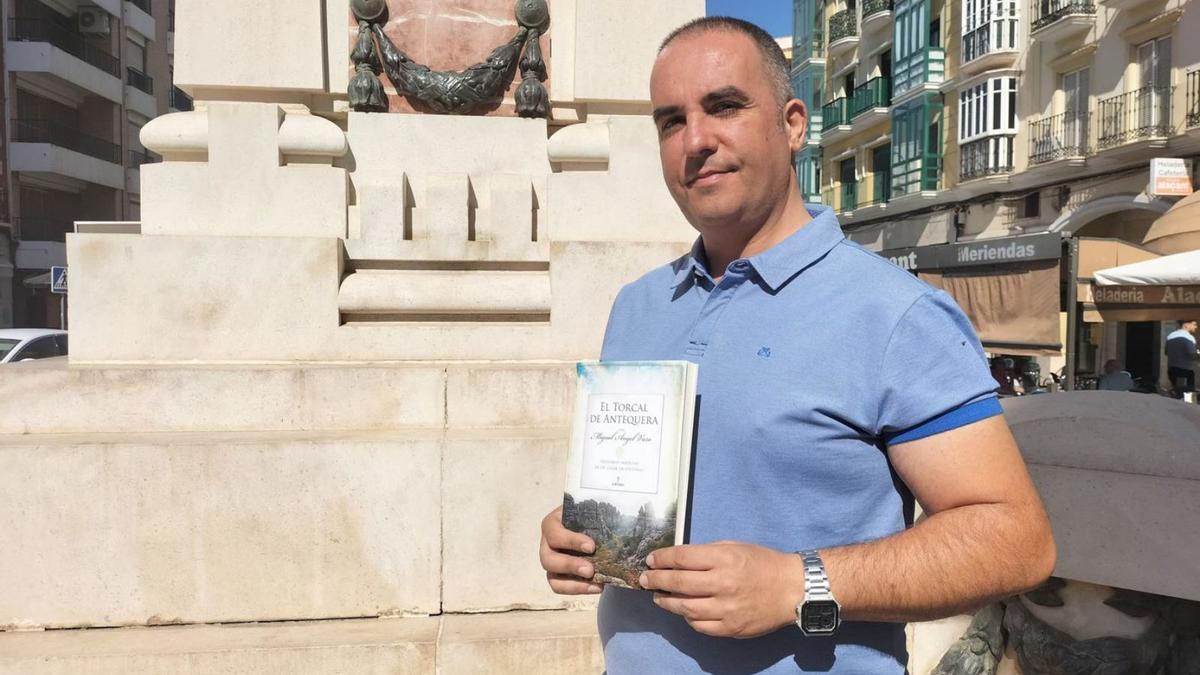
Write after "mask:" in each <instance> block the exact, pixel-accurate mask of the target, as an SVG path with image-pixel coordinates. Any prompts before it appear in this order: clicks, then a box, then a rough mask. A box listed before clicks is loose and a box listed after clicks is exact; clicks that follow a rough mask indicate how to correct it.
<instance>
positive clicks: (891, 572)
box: [540, 18, 1055, 675]
mask: <svg viewBox="0 0 1200 675" xmlns="http://www.w3.org/2000/svg"><path fill="white" fill-rule="evenodd" d="M651 101H652V104H653V106H654V119H655V123H656V125H657V127H658V132H659V145H660V155H661V159H662V165H663V177H664V179H665V180H666V183H667V187H668V189H669V190H670V192H671V194H672V196H673V197H674V198H675V200H676V202H677V203H678V204H679V207H680V209H681V210H682V212H683V214H684V215H685V216H686V217H687V219H688V221H689V222H690V223H691V224H692V225H693V226H694V227H695V228H696V229H697V230H698V231H699V232H700V238H699V239H698V240H697V242H696V244H695V246H694V247H693V248H692V251H691V253H689V254H688V255H686V256H684V257H682V258H680V259H679V260H676V261H675V262H673V263H671V264H670V265H668V266H665V267H662V268H659V269H657V270H654V271H652V272H650V273H649V274H647V275H646V276H644V277H642V278H641V279H639V280H638V281H635V282H634V283H632V284H630V285H628V286H626V287H625V288H624V289H623V290H622V291H621V293H620V294H619V295H618V297H617V299H616V302H615V303H614V305H613V309H612V314H611V316H610V318H609V324H608V331H607V333H606V335H605V339H604V348H603V354H602V358H603V359H605V360H641V359H688V360H691V361H694V362H696V363H698V364H700V371H699V373H700V374H699V385H698V386H699V394H700V413H699V426H698V429H697V442H696V443H697V448H696V458H695V478H694V483H693V486H694V487H693V493H694V496H693V500H692V506H691V542H692V543H690V544H688V545H684V546H677V547H671V548H666V549H660V550H658V551H655V552H654V553H653V554H651V556H650V559H649V564H650V567H651V568H652V569H651V570H650V571H648V572H646V573H645V574H644V576H643V578H642V580H641V581H642V585H643V586H645V587H646V588H649V589H654V591H655V592H654V593H648V592H645V591H634V590H624V589H619V588H607V589H603V593H604V595H603V597H602V598H601V601H600V608H599V624H600V635H601V639H602V641H603V643H604V654H605V661H606V664H607V667H608V671H609V673H610V674H611V675H621V674H624V673H655V674H657V673H700V672H714V673H720V672H737V673H758V672H766V673H798V672H804V673H807V672H821V673H827V672H834V673H861V674H871V675H887V674H897V675H898V674H900V673H903V672H904V671H905V666H906V661H907V654H906V649H905V637H904V630H903V623H901V622H905V621H919V620H927V619H933V618H937V617H943V616H948V615H953V614H957V613H960V612H963V611H966V610H969V609H971V608H974V607H978V606H980V605H983V604H985V603H987V602H989V601H992V600H994V599H997V598H1001V597H1005V596H1007V595H1010V594H1013V593H1016V592H1020V591H1022V590H1025V589H1027V588H1030V587H1033V586H1035V585H1037V584H1039V583H1040V582H1041V581H1042V580H1043V579H1045V577H1046V576H1047V575H1048V574H1049V573H1050V571H1051V569H1052V568H1053V566H1054V556H1055V549H1054V542H1053V538H1052V537H1051V534H1050V528H1049V524H1048V522H1047V520H1046V516H1045V513H1044V511H1043V509H1042V506H1041V502H1040V501H1039V499H1038V497H1037V494H1036V492H1035V491H1034V489H1033V485H1032V483H1031V481H1030V480H1029V476H1028V474H1027V472H1026V470H1025V466H1024V464H1023V462H1022V460H1021V457H1020V453H1019V452H1018V450H1017V448H1016V445H1015V443H1014V442H1013V439H1012V436H1011V434H1010V433H1009V430H1008V427H1007V426H1006V425H1005V423H1004V419H1003V417H1002V415H1001V410H1000V407H999V404H998V403H997V401H996V398H995V396H994V394H993V390H994V388H995V386H996V383H995V382H994V381H993V380H992V379H991V377H990V375H989V372H988V368H987V363H986V361H985V359H984V356H983V352H982V350H981V348H980V346H979V342H978V340H977V339H976V338H975V335H974V333H973V332H972V329H971V326H970V324H969V323H968V322H967V320H966V319H965V317H964V316H963V315H962V313H961V312H960V311H959V310H958V308H957V307H956V306H955V305H954V303H953V301H952V300H950V299H949V298H948V297H947V296H946V295H945V294H944V293H942V292H940V291H937V290H934V289H932V288H930V287H929V286H926V285H925V284H923V283H921V282H920V281H918V280H916V279H915V278H913V277H912V276H911V275H909V274H907V273H905V272H903V271H902V270H900V269H899V268H897V267H894V266H892V265H891V264H890V263H888V262H886V261H884V260H883V259H882V258H879V257H877V256H875V255H874V254H871V253H869V252H867V251H865V250H863V249H862V248H860V247H858V246H856V245H854V244H853V243H850V242H848V241H847V240H846V239H844V237H843V236H842V232H841V228H840V227H839V226H838V223H837V220H836V219H835V218H834V216H833V214H832V212H831V211H830V210H829V209H809V208H807V207H806V206H805V205H804V203H803V200H802V198H801V195H800V192H799V189H798V185H797V181H796V176H795V173H794V172H793V171H792V165H791V158H792V153H793V152H794V151H796V150H798V149H799V148H800V147H802V144H803V143H804V142H805V133H804V132H805V128H806V124H807V121H808V119H807V111H806V109H805V106H804V104H803V103H802V102H800V101H798V100H794V99H791V96H790V89H789V85H788V79H787V65H786V61H785V60H784V58H783V54H782V53H781V52H780V50H779V48H778V46H777V45H776V44H775V42H774V40H772V39H771V38H770V36H768V35H766V34H765V33H763V32H762V31H761V30H759V29H757V28H755V27H754V26H752V25H750V24H746V23H744V22H739V21H736V20H730V19H722V18H707V19H700V20H698V21H696V22H693V23H691V24H688V25H686V26H684V27H682V28H681V29H679V30H678V31H676V32H675V33H673V34H672V35H671V36H669V37H668V38H667V40H666V41H665V42H664V45H663V47H662V49H661V50H660V52H659V56H658V59H657V61H656V62H655V66H654V71H653V74H652V76H651ZM914 498H915V500H916V502H919V503H920V504H921V506H922V508H923V510H924V512H925V514H926V516H927V517H926V518H925V519H924V520H922V522H920V523H918V524H917V525H915V526H912V527H910V525H911V524H912V506H913V500H914ZM542 534H543V537H542V543H541V552H540V553H541V561H542V566H543V567H544V568H545V569H546V572H547V578H548V579H549V583H550V586H551V587H552V588H553V589H554V590H555V591H556V592H559V593H565V594H579V593H596V592H600V591H601V590H602V589H601V587H600V586H598V585H597V584H595V583H593V582H592V581H590V579H591V577H592V572H593V570H592V568H591V565H590V564H588V563H587V562H586V561H585V560H583V559H581V558H579V557H578V556H577V555H574V554H577V553H579V552H584V553H587V552H590V551H592V550H594V543H593V542H592V541H591V540H590V539H589V538H588V537H586V536H584V535H581V534H577V533H573V532H570V531H568V530H566V529H564V528H563V527H562V522H561V515H560V511H559V510H557V509H556V510H555V511H554V512H551V513H550V515H548V516H547V517H546V519H545V520H544V521H543V522H542ZM731 638H742V639H731Z"/></svg>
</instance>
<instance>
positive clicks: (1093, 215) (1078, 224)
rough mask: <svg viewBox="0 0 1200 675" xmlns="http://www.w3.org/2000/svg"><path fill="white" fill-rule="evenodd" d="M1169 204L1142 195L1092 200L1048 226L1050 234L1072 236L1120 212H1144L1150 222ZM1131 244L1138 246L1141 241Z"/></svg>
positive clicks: (1120, 195) (1164, 210) (1114, 196)
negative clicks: (1057, 233)
mask: <svg viewBox="0 0 1200 675" xmlns="http://www.w3.org/2000/svg"><path fill="white" fill-rule="evenodd" d="M1171 205H1172V204H1171V202H1169V201H1166V200H1165V199H1157V198H1151V197H1146V196H1145V195H1143V194H1119V195H1109V196H1107V197H1101V198H1099V199H1093V200H1091V201H1089V202H1087V203H1086V204H1083V205H1081V206H1080V207H1079V208H1077V209H1073V210H1071V211H1069V212H1066V213H1063V214H1062V215H1060V216H1059V217H1058V219H1056V220H1055V221H1054V223H1052V224H1051V225H1050V228H1049V231H1050V232H1061V233H1063V234H1064V235H1074V234H1075V233H1077V232H1079V231H1080V230H1081V229H1083V228H1084V227H1085V226H1086V225H1088V224H1089V223H1091V222H1093V221H1095V220H1098V219H1100V218H1103V217H1105V216H1108V215H1112V214H1114V213H1120V212H1121V211H1146V212H1148V213H1149V214H1150V218H1151V220H1153V219H1154V218H1157V217H1158V216H1161V215H1162V214H1164V213H1166V212H1167V210H1168V209H1170V208H1171ZM1132 243H1135V244H1140V243H1141V240H1140V239H1139V240H1137V241H1134V242H1132Z"/></svg>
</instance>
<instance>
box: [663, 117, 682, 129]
mask: <svg viewBox="0 0 1200 675" xmlns="http://www.w3.org/2000/svg"><path fill="white" fill-rule="evenodd" d="M677 126H679V120H678V119H675V118H671V119H668V120H663V123H662V126H661V127H659V131H663V132H666V131H670V130H671V129H673V128H675V127H677Z"/></svg>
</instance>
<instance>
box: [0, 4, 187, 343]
mask: <svg viewBox="0 0 1200 675" xmlns="http://www.w3.org/2000/svg"><path fill="white" fill-rule="evenodd" d="M0 14H2V17H0V18H2V21H0V25H2V26H3V29H2V30H3V37H4V74H5V78H4V89H3V105H4V116H3V118H2V120H0V139H2V141H0V142H2V143H3V155H2V156H3V158H4V166H3V181H2V183H0V185H2V186H3V188H4V189H3V191H2V194H3V198H2V199H0V327H12V326H16V327H59V325H60V316H61V315H62V312H61V309H62V308H61V306H60V303H61V302H62V301H63V300H62V299H61V298H60V297H59V296H56V295H54V294H52V293H51V292H50V288H49V269H50V267H51V266H55V265H65V264H66V252H65V244H64V242H65V237H66V234H67V233H68V232H71V231H73V229H74V223H75V222H76V221H136V220H138V218H139V217H140V199H139V192H140V191H139V187H138V186H139V173H140V172H139V167H140V166H141V165H142V164H144V163H146V162H152V161H156V159H157V158H156V157H155V156H153V155H152V154H151V153H149V152H147V151H146V149H145V148H144V147H143V146H142V145H141V142H140V140H139V138H138V134H139V131H140V129H141V127H142V126H143V125H144V124H145V123H146V122H148V121H149V120H150V119H152V118H154V117H156V116H158V115H161V114H164V113H166V112H168V111H177V110H189V109H191V102H190V99H188V98H187V96H186V95H185V94H183V92H181V91H179V90H177V89H175V87H173V85H172V80H171V70H172V69H171V53H172V51H173V49H172V48H173V42H174V40H173V37H174V33H173V30H174V26H173V21H172V19H173V15H174V0H93V1H92V2H79V1H77V0H3V2H0Z"/></svg>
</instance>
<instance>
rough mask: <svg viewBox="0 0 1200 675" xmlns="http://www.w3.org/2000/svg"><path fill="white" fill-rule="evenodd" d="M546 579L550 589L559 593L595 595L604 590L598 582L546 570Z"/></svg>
mask: <svg viewBox="0 0 1200 675" xmlns="http://www.w3.org/2000/svg"><path fill="white" fill-rule="evenodd" d="M546 581H548V582H549V583H550V590H552V591H554V592H555V593H558V594H559V595H595V594H596V593H599V592H600V591H602V590H604V586H602V585H600V584H597V583H595V582H591V581H586V580H583V579H580V578H579V577H574V576H569V575H565V574H554V573H551V572H547V573H546Z"/></svg>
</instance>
